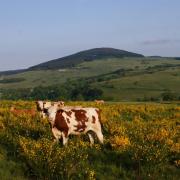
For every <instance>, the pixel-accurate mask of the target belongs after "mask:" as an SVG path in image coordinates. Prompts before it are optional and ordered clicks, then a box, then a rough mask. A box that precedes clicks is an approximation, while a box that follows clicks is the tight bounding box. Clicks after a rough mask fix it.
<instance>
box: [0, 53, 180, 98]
mask: <svg viewBox="0 0 180 180" xmlns="http://www.w3.org/2000/svg"><path fill="white" fill-rule="evenodd" d="M0 78H1V80H0V89H19V88H30V89H33V88H34V87H37V86H52V85H58V86H61V85H62V84H63V83H65V82H67V80H71V81H81V80H85V81H88V82H89V84H91V86H92V87H96V88H99V89H101V90H102V91H103V97H102V98H103V99H106V100H111V101H137V100H143V99H150V98H159V97H160V95H161V94H162V93H164V92H172V93H176V94H178V95H179V96H180V94H179V92H180V61H179V60H175V59H173V58H150V57H145V58H112V59H103V60H94V61H85V62H83V63H80V64H78V65H76V66H75V67H73V68H66V69H58V70H39V71H27V72H23V73H19V74H14V75H8V76H1V77H0ZM13 79H14V80H15V81H14V82H13ZM18 79H19V82H18ZM6 80H7V82H6ZM8 80H10V82H9V81H8ZM11 80H12V82H11Z"/></svg>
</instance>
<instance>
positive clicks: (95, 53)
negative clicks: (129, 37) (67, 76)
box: [28, 48, 143, 70]
mask: <svg viewBox="0 0 180 180" xmlns="http://www.w3.org/2000/svg"><path fill="white" fill-rule="evenodd" d="M124 57H143V55H141V54H136V53H132V52H128V51H124V50H119V49H114V48H94V49H90V50H86V51H81V52H78V53H76V54H72V55H70V56H66V57H62V58H58V59H54V60H51V61H48V62H45V63H41V64H38V65H36V66H32V67H30V68H29V69H28V70H42V69H44V70H47V69H58V68H71V67H75V66H77V65H78V64H80V63H82V62H84V61H93V60H102V59H106V58H124Z"/></svg>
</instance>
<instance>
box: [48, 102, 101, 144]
mask: <svg viewBox="0 0 180 180" xmlns="http://www.w3.org/2000/svg"><path fill="white" fill-rule="evenodd" d="M47 116H48V119H49V122H50V124H51V127H52V133H53V135H54V137H55V140H56V141H59V140H60V139H61V138H62V139H63V145H65V144H66V143H67V142H68V136H69V135H70V134H74V135H79V134H82V133H84V134H85V133H88V136H89V139H90V142H91V144H93V143H94V138H93V136H92V134H91V131H92V132H94V133H95V134H96V135H97V137H98V140H99V141H100V143H103V134H102V131H101V124H100V110H99V109H97V108H92V107H89V108H79V107H73V108H71V107H64V108H58V106H57V105H54V106H51V107H50V108H49V109H48V110H47Z"/></svg>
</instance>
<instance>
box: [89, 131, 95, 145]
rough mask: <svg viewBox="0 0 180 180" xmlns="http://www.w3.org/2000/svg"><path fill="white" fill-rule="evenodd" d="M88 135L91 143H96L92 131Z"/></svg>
mask: <svg viewBox="0 0 180 180" xmlns="http://www.w3.org/2000/svg"><path fill="white" fill-rule="evenodd" d="M88 136H89V140H90V143H91V144H94V138H93V135H92V134H91V133H90V132H88Z"/></svg>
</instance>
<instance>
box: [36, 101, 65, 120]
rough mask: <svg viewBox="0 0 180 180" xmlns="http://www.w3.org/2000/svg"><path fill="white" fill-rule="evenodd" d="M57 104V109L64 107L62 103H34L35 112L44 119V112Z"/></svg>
mask: <svg viewBox="0 0 180 180" xmlns="http://www.w3.org/2000/svg"><path fill="white" fill-rule="evenodd" d="M55 104H58V106H59V107H63V106H64V102H63V101H57V102H51V101H36V107H37V110H38V111H39V112H40V115H41V117H42V118H46V114H45V113H44V110H46V109H48V108H49V107H51V106H52V105H55Z"/></svg>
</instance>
